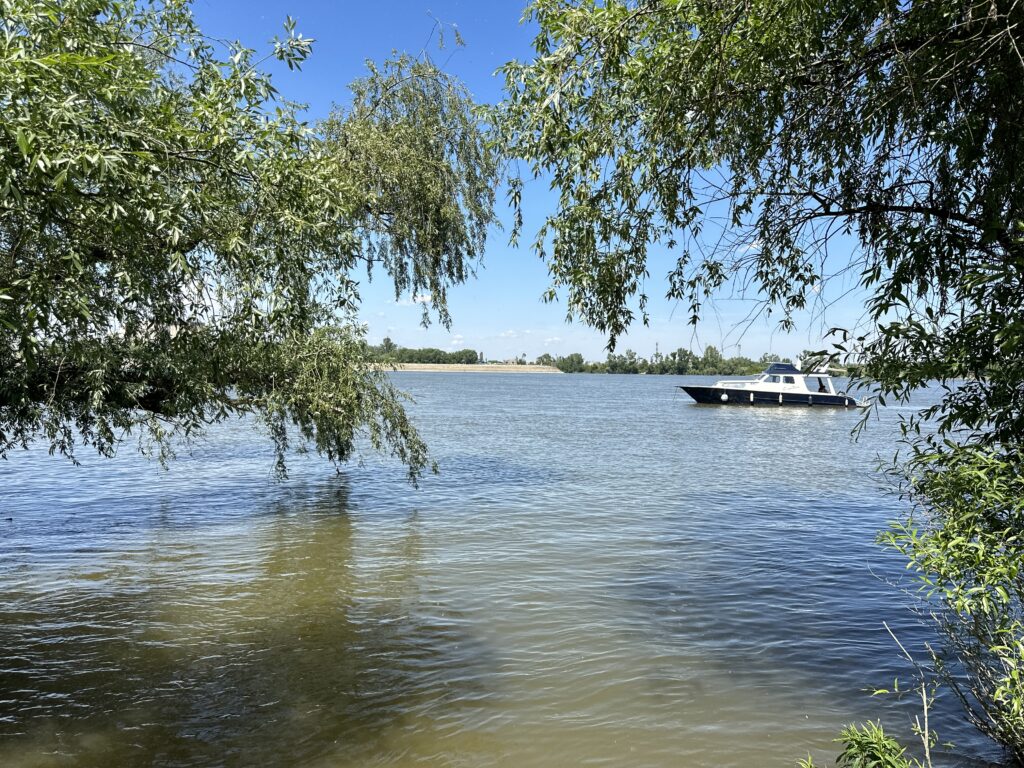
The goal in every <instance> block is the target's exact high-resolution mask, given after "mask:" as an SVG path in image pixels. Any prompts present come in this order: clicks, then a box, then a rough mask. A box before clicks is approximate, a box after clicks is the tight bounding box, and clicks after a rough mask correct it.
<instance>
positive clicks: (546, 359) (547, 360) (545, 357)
mask: <svg viewBox="0 0 1024 768" xmlns="http://www.w3.org/2000/svg"><path fill="white" fill-rule="evenodd" d="M554 364H555V358H553V357H552V356H551V355H549V354H548V353H547V352H545V353H544V354H542V355H540V356H539V357H538V358H537V365H554Z"/></svg>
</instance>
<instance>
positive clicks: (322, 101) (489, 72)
mask: <svg viewBox="0 0 1024 768" xmlns="http://www.w3.org/2000/svg"><path fill="white" fill-rule="evenodd" d="M525 2H526V0H378V2H376V3H373V2H365V1H362V2H351V1H350V0H338V1H337V2H328V1H327V0H287V2H280V1H278V2H270V1H269V0H250V1H249V2H236V1H235V0H195V3H194V10H195V14H196V17H197V19H198V21H199V23H200V26H201V28H202V29H203V30H204V32H206V33H207V34H209V35H212V36H214V37H219V38H226V39H230V40H240V41H242V42H243V43H245V44H246V45H249V46H251V47H253V48H256V49H257V50H263V49H266V48H267V41H269V40H270V39H271V38H273V37H274V36H275V35H278V34H282V24H283V22H284V19H285V17H286V16H288V15H291V16H292V17H294V18H295V19H296V20H297V29H298V31H299V32H301V33H302V34H303V35H304V36H306V37H312V38H315V39H316V43H315V45H314V48H313V55H312V57H311V58H310V60H309V61H307V62H306V63H305V64H304V66H303V68H302V71H301V72H289V71H288V70H286V69H283V68H282V69H281V71H280V72H276V71H275V83H276V85H277V87H278V89H279V90H280V91H281V92H282V94H283V95H284V96H285V97H286V98H289V99H291V100H293V101H298V102H302V103H305V104H308V106H309V110H308V114H309V116H310V118H311V119H315V118H318V117H322V116H324V115H325V114H327V112H328V111H329V110H330V107H331V105H332V104H334V103H341V104H344V103H345V102H346V100H347V98H348V91H347V84H348V83H349V82H351V81H352V80H354V79H356V78H357V77H360V76H362V75H363V74H364V73H365V61H366V60H367V59H373V60H377V61H380V60H382V59H385V58H387V57H388V56H389V55H390V54H391V52H392V51H394V50H397V51H405V52H409V53H413V54H415V53H418V52H419V51H421V50H422V49H423V48H424V46H425V45H427V44H428V43H429V38H430V35H431V30H432V29H433V27H434V23H435V22H434V20H435V19H437V20H439V21H441V22H444V23H446V24H454V25H455V26H457V27H458V29H459V31H460V33H461V34H462V36H463V37H464V39H465V42H466V45H465V47H462V48H455V47H454V46H452V45H449V46H447V47H446V49H445V50H444V51H437V50H436V46H434V47H432V49H431V55H432V57H433V58H434V60H435V61H436V62H437V63H439V64H443V65H444V68H445V69H446V70H447V71H448V72H450V73H451V74H453V75H456V76H458V77H460V78H461V79H462V80H463V81H464V82H465V83H466V85H467V86H468V87H469V89H470V90H471V91H472V92H473V94H474V96H475V97H476V99H477V100H478V101H481V102H490V103H493V102H495V101H497V100H499V99H500V98H501V94H502V82H501V79H500V77H499V76H497V75H495V74H494V73H495V71H496V70H497V69H498V68H499V67H500V66H501V65H502V64H504V63H505V62H506V61H508V60H510V59H514V58H516V59H527V58H530V55H531V52H532V49H531V46H530V42H531V40H532V37H533V30H532V29H531V28H530V27H528V26H524V25H521V24H520V22H519V20H520V18H521V16H522V12H523V8H524V7H525ZM523 197H524V209H525V214H526V221H525V224H526V226H525V230H524V237H523V242H524V243H529V242H530V241H531V240H532V237H531V235H532V233H533V231H535V230H536V228H537V227H538V226H539V224H540V222H541V221H542V218H543V216H544V214H545V213H548V212H550V211H551V210H553V208H554V203H555V200H554V196H553V195H552V193H551V192H550V191H549V190H548V188H547V184H546V183H539V182H535V183H532V184H528V185H527V187H526V189H525V191H524V196H523ZM498 215H499V218H500V219H502V220H503V221H505V222H509V221H510V220H511V215H510V211H509V209H508V207H507V205H506V204H505V200H504V197H501V198H499V208H498ZM506 229H507V227H506ZM507 241H508V236H507V231H506V232H502V231H495V232H493V233H492V236H491V237H490V238H489V241H488V245H487V250H486V253H485V256H484V260H483V264H482V266H481V268H480V269H479V272H478V275H477V277H476V279H474V280H471V281H470V282H468V283H466V284H465V285H462V286H458V287H456V288H454V289H453V290H452V291H451V292H450V294H449V309H450V311H451V315H452V326H451V329H450V330H446V329H444V328H443V327H442V326H440V325H438V324H437V323H434V324H432V325H431V326H430V327H428V328H423V327H421V325H420V319H421V308H420V306H419V305H418V304H415V303H414V302H412V301H411V300H410V298H409V297H402V298H401V299H399V300H397V301H396V300H395V297H394V293H393V290H392V288H391V286H390V284H389V283H388V282H387V280H386V279H385V278H384V277H383V276H380V277H377V278H376V279H375V280H374V281H373V282H372V283H369V284H367V283H365V281H364V284H363V285H362V286H361V294H362V299H363V304H362V310H361V312H360V317H361V320H362V321H363V322H364V323H366V324H367V326H368V329H369V330H368V336H369V339H370V341H371V342H374V343H377V342H379V341H380V340H381V339H383V338H384V337H385V336H388V337H390V338H391V339H392V340H393V341H394V342H395V343H397V344H400V345H401V346H406V347H423V346H431V347H440V348H442V349H462V348H470V349H475V350H479V351H481V352H483V353H484V355H485V356H486V357H487V358H488V359H497V360H501V359H507V358H511V357H514V356H518V355H521V354H525V355H526V357H527V358H528V359H530V360H533V359H534V358H536V357H537V356H538V355H540V354H542V353H544V352H548V353H550V354H552V355H564V354H568V353H570V352H582V353H583V355H584V356H585V357H586V358H587V359H591V360H599V359H603V358H604V356H605V354H606V352H605V349H604V347H605V343H606V339H605V338H604V337H603V336H602V335H601V334H599V333H597V332H595V331H593V330H591V329H589V328H587V327H586V326H584V325H582V324H580V323H578V322H577V323H573V324H567V323H566V321H565V305H564V304H562V303H554V304H544V303H542V301H541V298H540V297H541V294H542V293H543V292H544V290H545V288H547V286H548V278H547V268H546V267H545V265H544V264H543V262H541V261H540V259H539V258H538V257H537V256H536V255H535V254H534V253H533V252H532V251H531V250H530V249H529V248H528V247H526V246H525V245H524V246H520V247H519V248H511V247H509V246H508V244H507ZM840 247H842V245H841V244H840ZM839 256H840V258H842V254H839ZM673 262H674V258H673V257H672V255H671V254H670V253H668V252H667V251H663V252H660V253H655V254H654V255H653V257H652V259H651V261H650V263H649V272H650V274H651V278H650V280H649V281H648V284H647V286H646V292H647V294H648V296H649V298H650V305H649V308H648V309H649V313H650V316H651V317H650V325H649V327H643V326H642V325H640V324H639V323H637V324H635V325H634V327H633V328H632V329H631V330H630V332H629V334H628V335H627V336H626V337H624V338H622V339H620V341H619V345H618V350H619V351H622V350H625V349H633V350H635V351H636V352H637V353H638V354H640V355H642V356H644V357H648V356H650V355H651V354H652V353H653V352H654V351H655V348H656V346H657V348H659V349H660V350H661V351H662V352H663V353H664V352H667V351H670V350H674V349H676V348H678V347H683V348H686V349H691V350H693V351H695V352H697V353H700V352H701V351H702V350H703V348H704V346H705V345H709V344H713V345H715V346H717V347H718V348H719V349H722V350H723V351H724V352H725V353H726V354H727V355H732V354H737V353H742V354H744V355H747V356H750V357H759V356H760V355H761V354H762V353H764V352H772V353H775V354H777V355H780V356H787V357H788V356H792V355H795V354H797V353H798V352H799V351H800V350H802V349H805V348H819V347H820V346H822V336H823V334H824V332H825V330H827V328H828V327H830V326H833V325H849V324H852V323H853V322H854V321H855V320H856V319H857V318H858V317H859V316H860V315H861V314H862V313H863V309H864V305H863V297H862V296H861V295H860V294H859V293H858V292H857V291H854V292H853V293H852V294H849V295H846V293H847V291H848V290H850V289H851V288H853V286H852V285H851V282H850V278H847V279H846V280H845V281H843V280H837V281H834V282H833V283H830V284H829V286H828V287H827V291H828V295H827V296H822V298H821V305H819V306H818V307H816V308H814V309H813V310H812V311H809V312H806V313H804V314H802V315H800V316H799V317H798V318H797V322H798V329H797V330H796V331H794V332H793V333H791V334H784V333H782V332H781V331H780V330H779V329H778V328H777V325H776V322H775V320H774V319H772V318H755V319H754V320H753V321H749V320H748V319H747V318H748V316H749V315H750V312H751V310H752V309H753V307H754V303H753V301H751V300H743V299H741V298H737V297H728V296H723V297H719V298H718V299H717V300H716V301H715V302H714V304H713V305H712V306H708V307H707V308H706V311H705V316H704V319H703V320H702V322H701V324H700V325H698V326H697V328H696V329H694V328H693V327H692V326H690V325H688V323H687V317H688V314H689V313H688V311H687V307H686V306H683V305H678V304H677V303H675V302H669V301H667V300H665V299H663V298H662V297H663V296H664V293H665V289H666V283H665V280H664V276H665V275H666V274H667V273H668V271H669V269H670V267H671V265H672V264H673ZM824 304H830V305H831V306H828V307H827V308H826V307H825V306H823V305H824Z"/></svg>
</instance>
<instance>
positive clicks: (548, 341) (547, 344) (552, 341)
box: [544, 336, 562, 347]
mask: <svg viewBox="0 0 1024 768" xmlns="http://www.w3.org/2000/svg"><path fill="white" fill-rule="evenodd" d="M561 340H562V339H561V338H560V337H558V336H552V337H550V338H547V339H544V346H545V347H550V346H551V345H552V344H558V343H559V342H560V341H561Z"/></svg>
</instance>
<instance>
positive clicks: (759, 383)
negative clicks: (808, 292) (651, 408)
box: [679, 363, 863, 408]
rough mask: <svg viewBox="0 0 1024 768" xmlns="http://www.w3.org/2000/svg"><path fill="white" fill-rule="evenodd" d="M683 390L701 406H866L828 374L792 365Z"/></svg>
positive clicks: (684, 385) (684, 386) (773, 366)
mask: <svg viewBox="0 0 1024 768" xmlns="http://www.w3.org/2000/svg"><path fill="white" fill-rule="evenodd" d="M679 388H680V389H682V390H683V391H684V392H686V394H688V395H689V396H690V397H692V398H693V399H694V400H696V401H697V402H698V403H707V404H709V405H802V406H829V407H834V408H850V407H857V406H861V405H863V403H860V402H858V401H857V399H856V398H854V397H851V396H850V395H848V394H846V393H845V392H836V388H835V384H834V383H833V381H832V377H831V376H830V375H829V374H828V373H827V372H826V371H801V370H800V369H799V368H797V367H796V366H794V365H792V364H790V363H772V364H771V365H769V366H768V368H767V369H765V372H764V373H762V374H761V375H760V376H758V377H757V378H756V379H731V380H729V379H725V380H722V381H716V382H715V383H714V384H713V385H712V386H710V387H699V386H694V385H692V384H683V385H682V386H680V387H679Z"/></svg>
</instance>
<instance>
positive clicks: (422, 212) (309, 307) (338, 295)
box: [0, 0, 496, 479]
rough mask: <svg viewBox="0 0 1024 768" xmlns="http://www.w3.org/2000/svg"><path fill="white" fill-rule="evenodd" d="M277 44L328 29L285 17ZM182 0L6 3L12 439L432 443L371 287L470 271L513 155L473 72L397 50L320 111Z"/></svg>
mask: <svg viewBox="0 0 1024 768" xmlns="http://www.w3.org/2000/svg"><path fill="white" fill-rule="evenodd" d="M285 29H286V34H285V35H284V36H283V37H281V38H278V39H275V40H274V41H272V42H271V44H270V46H271V47H270V50H269V55H268V57H267V58H270V57H274V58H276V59H277V60H280V61H281V62H284V63H285V64H287V66H288V67H290V68H296V67H298V66H300V64H301V63H302V61H303V60H304V59H305V58H306V57H307V56H308V55H309V53H310V49H311V41H310V40H308V39H306V38H303V37H302V36H301V35H299V34H297V33H296V32H295V29H294V24H293V23H292V22H291V21H290V20H289V21H288V22H287V23H286V24H285ZM262 61H263V60H257V55H256V53H255V52H254V51H253V50H251V49H248V48H245V47H243V46H241V45H240V44H225V43H222V42H216V41H212V40H210V39H209V38H207V37H205V36H204V35H203V34H202V33H201V31H200V30H199V29H198V28H197V25H196V24H195V22H194V20H193V18H192V15H191V12H190V8H189V3H188V2H187V1H186V0H170V1H168V2H153V3H146V2H133V1H132V0H128V1H127V2H119V1H116V0H70V1H69V2H61V3H54V2H48V1H46V0H0V457H2V456H5V455H7V453H8V452H9V451H11V450H12V449H14V448H15V447H17V446H27V445H28V444H30V443H31V442H33V441H35V440H40V439H41V440H44V441H47V442H48V443H49V446H50V449H51V451H60V452H62V453H65V454H67V455H69V456H72V457H73V456H74V455H75V451H76V449H77V448H80V447H81V446H91V447H93V448H95V449H97V450H98V451H99V452H100V453H102V454H110V453H112V452H113V451H114V450H115V449H116V447H117V445H118V444H119V443H120V442H121V441H122V440H124V439H125V438H127V437H133V438H138V439H140V443H141V445H142V447H143V449H144V450H157V451H159V452H160V453H161V454H162V455H167V453H168V452H169V451H171V450H172V449H173V445H174V444H175V440H176V439H180V438H187V437H188V436H190V435H192V434H194V433H195V432H196V431H197V430H201V429H203V428H204V427H206V426H207V425H209V424H211V423H213V422H216V421H218V420H221V419H224V418H226V417H228V416H230V415H232V414H254V415H256V416H258V417H259V418H261V419H262V420H263V421H264V422H265V424H266V425H267V426H268V427H269V430H270V433H271V435H272V436H273V439H274V443H275V446H276V452H277V467H278V469H279V470H280V471H282V472H283V471H284V456H285V452H286V449H287V447H288V442H289V439H293V440H294V439H300V440H303V441H306V442H309V443H312V444H313V445H314V446H315V448H317V449H318V450H319V451H320V452H321V453H323V454H324V455H326V456H327V457H328V458H330V459H332V460H334V461H344V460H345V459H347V458H349V457H350V455H351V454H352V452H353V450H354V448H355V445H356V442H357V439H358V436H359V435H361V434H362V435H365V436H366V437H367V438H368V439H369V441H370V442H371V443H372V444H373V446H374V447H375V448H377V449H380V450H384V451H386V452H389V453H392V454H394V455H396V456H397V457H399V458H400V459H401V460H402V461H404V462H405V463H406V465H407V466H408V469H409V473H410V476H411V477H412V478H413V479H415V477H416V476H417V475H418V474H419V473H420V472H421V471H422V470H423V469H424V468H425V467H426V466H427V465H428V464H429V460H428V457H427V453H426V448H425V446H424V444H423V442H422V441H421V439H420V437H419V436H418V435H417V433H416V431H415V429H414V428H413V427H412V425H411V424H410V423H409V421H408V420H407V418H406V415H405V413H404V411H403V409H402V405H401V397H400V395H399V393H398V392H396V391H395V390H394V388H393V387H392V386H391V385H390V384H389V382H388V380H387V378H386V376H385V375H384V374H383V373H381V372H380V371H379V370H377V369H375V368H374V367H373V366H371V365H370V364H369V363H368V359H369V356H368V355H367V350H366V343H365V340H364V337H363V330H362V329H361V326H360V325H359V324H358V323H357V320H356V310H357V308H358V304H359V292H358V286H359V280H360V279H362V278H361V276H363V277H367V276H369V275H371V274H373V273H374V272H373V270H374V269H376V270H377V273H379V274H383V275H385V276H387V277H390V279H392V280H393V282H394V287H395V291H396V293H401V292H411V293H413V294H418V295H420V296H423V297H426V296H429V297H430V304H431V305H432V307H433V309H434V310H435V311H436V314H437V316H439V318H440V319H441V320H442V321H443V322H447V319H448V316H447V311H446V291H447V289H448V288H449V287H450V286H451V285H453V284H455V283H458V282H461V281H463V280H465V279H466V277H467V276H468V275H469V274H471V272H472V269H473V265H474V263H475V261H476V259H477V258H478V257H479V256H480V253H481V249H482V247H483V243H484V236H485V232H486V229H487V227H488V225H489V224H490V223H491V221H492V206H493V188H494V184H493V182H494V178H495V173H496V168H495V160H494V157H493V155H492V153H491V152H490V150H489V149H488V148H487V146H486V145H485V143H484V139H483V134H482V131H481V126H480V125H479V124H478V122H477V120H476V118H475V117H474V106H473V104H472V102H471V100H470V97H469V95H468V93H467V92H466V91H465V89H464V88H463V87H462V86H461V85H460V84H459V83H457V82H455V81H453V80H452V79H451V78H449V77H447V76H446V75H444V74H443V73H442V72H440V71H438V70H437V69H436V68H435V67H433V66H432V65H431V64H430V62H429V61H426V60H411V59H408V58H398V59H396V60H393V61H390V62H388V63H387V64H386V65H383V66H381V67H379V68H378V67H373V68H371V69H370V71H369V73H368V75H367V76H366V77H365V78H364V79H363V80H360V81H359V82H357V83H356V84H354V86H353V90H352V96H351V99H350V103H349V105H348V106H347V107H345V108H337V109H335V111H334V112H333V113H332V114H331V116H330V118H328V119H327V120H325V121H324V122H323V123H322V124H319V125H315V126H309V125H307V124H305V123H304V122H303V121H302V119H301V118H300V116H299V108H298V107H297V106H296V105H293V104H291V103H289V102H288V101H286V100H284V99H283V98H281V97H280V95H279V94H278V93H277V91H276V90H275V89H274V86H273V84H272V82H271V79H270V77H269V75H268V74H267V73H266V72H265V71H264V70H263V68H261V62H262Z"/></svg>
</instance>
